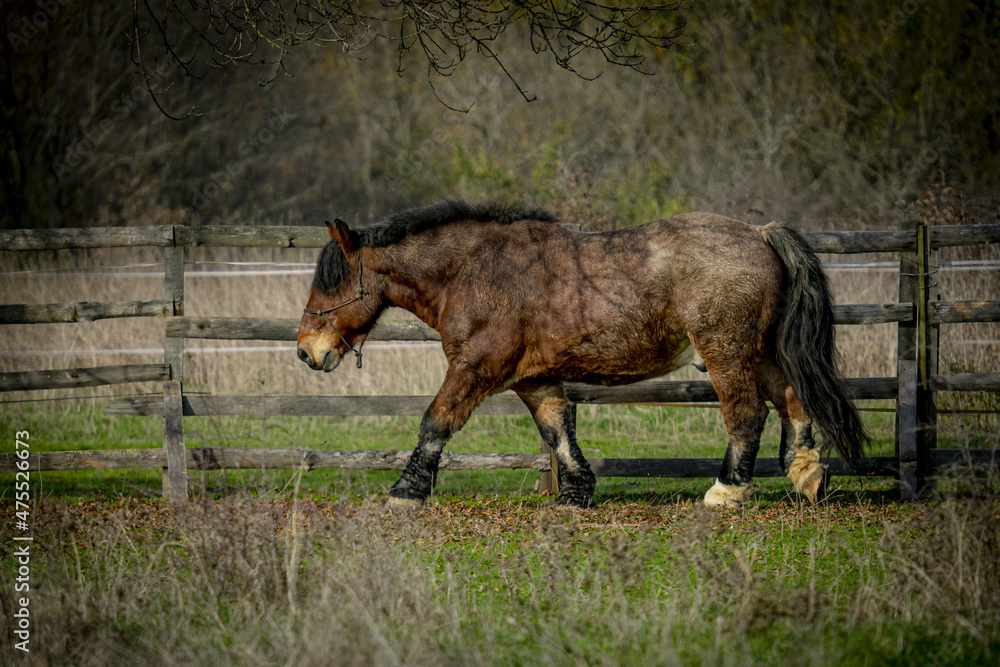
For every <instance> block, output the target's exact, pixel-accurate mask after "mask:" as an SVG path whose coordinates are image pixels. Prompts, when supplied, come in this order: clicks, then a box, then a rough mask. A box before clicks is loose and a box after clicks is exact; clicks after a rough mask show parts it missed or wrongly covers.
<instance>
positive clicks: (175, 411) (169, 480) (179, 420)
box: [163, 380, 188, 504]
mask: <svg viewBox="0 0 1000 667" xmlns="http://www.w3.org/2000/svg"><path fill="white" fill-rule="evenodd" d="M163 417H164V421H163V448H164V449H166V450H167V467H166V468H165V469H164V485H163V494H164V496H166V497H168V498H169V499H170V502H172V503H175V504H176V503H183V502H187V499H188V495H187V461H186V458H187V456H186V455H187V451H186V450H185V448H184V398H183V396H182V395H181V383H180V382H179V381H177V380H167V381H166V382H164V383H163Z"/></svg>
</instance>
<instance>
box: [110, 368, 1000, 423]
mask: <svg viewBox="0 0 1000 667" xmlns="http://www.w3.org/2000/svg"><path fill="white" fill-rule="evenodd" d="M845 384H846V386H847V391H848V395H849V396H850V397H851V398H852V399H855V400H868V399H895V398H897V397H898V395H899V380H898V379H897V378H895V377H886V378H852V379H848V380H846V382H845ZM565 388H566V397H567V398H568V399H569V400H571V401H573V402H574V403H578V404H580V405H672V404H677V403H714V402H716V401H718V400H719V397H718V396H717V395H716V393H715V388H714V387H713V386H712V383H711V382H709V381H707V380H694V381H688V382H682V381H672V380H646V381H644V382H636V383H635V384H630V385H624V386H619V387H603V386H598V385H586V384H576V383H568V384H566V385H565ZM926 388H927V389H928V390H929V391H938V392H940V391H1000V373H975V374H973V373H966V374H958V375H935V376H932V377H931V378H930V381H929V382H928V383H927V387H926ZM433 399H434V397H433V396H384V395H383V396H246V395H240V396H218V395H204V394H192V393H185V394H184V399H183V403H182V409H183V415H184V416H185V417H208V416H221V415H228V416H236V415H240V416H261V415H264V416H268V417H279V416H285V417H309V416H313V417H316V416H325V417H361V416H378V415H382V416H420V415H423V414H424V412H425V411H426V410H427V406H428V405H430V404H431V401H432V400H433ZM162 413H163V396H162V395H161V394H146V395H143V396H125V397H120V398H114V399H112V400H111V402H110V404H109V406H108V408H107V410H106V411H105V414H108V415H110V416H116V417H129V416H132V417H136V416H152V415H159V414H162ZM475 414H477V415H524V414H528V411H527V409H526V408H525V407H524V403H522V402H521V399H520V398H518V396H517V394H515V393H514V392H511V391H507V392H504V393H502V394H495V395H493V396H489V397H487V398H486V400H484V401H483V402H482V404H480V406H479V407H478V408H476V413H475Z"/></svg>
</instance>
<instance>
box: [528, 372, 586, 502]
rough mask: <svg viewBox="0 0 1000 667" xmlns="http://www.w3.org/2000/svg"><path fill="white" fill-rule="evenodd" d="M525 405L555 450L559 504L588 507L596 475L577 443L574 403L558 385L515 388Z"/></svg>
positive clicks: (543, 436) (544, 438)
mask: <svg viewBox="0 0 1000 667" xmlns="http://www.w3.org/2000/svg"><path fill="white" fill-rule="evenodd" d="M517 394H518V396H520V397H521V400H522V401H524V404H525V405H526V406H528V410H529V411H530V412H531V416H532V417H533V418H534V420H535V425H536V426H537V427H538V432H539V434H541V436H542V440H544V441H545V443H546V444H547V445H548V446H549V447H551V448H552V449H553V450H554V451H555V453H556V460H557V461H558V463H559V498H558V500H557V502H558V503H559V504H560V505H573V506H576V507H590V506H591V505H592V504H593V502H594V487H595V486H596V485H597V478H596V477H595V476H594V472H593V471H592V470H591V469H590V464H589V463H587V459H586V458H585V457H584V456H583V452H582V451H580V447H579V445H577V443H576V406H575V405H574V404H573V403H571V402H570V401H568V400H566V396H565V394H564V393H563V389H562V386H560V385H545V386H540V387H532V388H529V389H518V390H517Z"/></svg>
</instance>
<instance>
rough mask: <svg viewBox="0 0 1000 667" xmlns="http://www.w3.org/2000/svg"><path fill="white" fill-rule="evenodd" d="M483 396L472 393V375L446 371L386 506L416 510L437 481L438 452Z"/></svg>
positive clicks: (463, 423)
mask: <svg viewBox="0 0 1000 667" xmlns="http://www.w3.org/2000/svg"><path fill="white" fill-rule="evenodd" d="M484 396H485V394H484V393H482V392H480V391H477V390H476V384H475V375H474V374H473V373H471V372H469V371H467V370H463V369H461V368H449V369H448V373H447V375H446V376H445V381H444V383H443V384H442V385H441V389H439V390H438V393H437V395H436V396H435V397H434V400H433V401H432V402H431V405H430V407H428V408H427V411H426V412H425V413H424V418H423V420H422V421H421V422H420V436H419V438H418V439H417V447H416V449H414V450H413V454H412V455H411V456H410V460H409V461H408V462H407V464H406V468H404V469H403V473H402V474H401V475H400V476H399V479H398V480H397V481H396V483H395V484H393V485H392V488H391V489H389V506H390V507H401V508H413V507H420V506H422V505H423V504H424V501H426V500H427V497H428V496H430V494H431V490H432V489H433V488H434V483H435V481H436V480H437V470H438V464H439V463H440V462H441V452H442V450H444V446H445V444H447V442H448V440H449V439H451V436H452V435H453V434H454V433H455V432H456V431H458V430H459V429H460V428H462V426H463V425H465V422H466V421H468V419H469V416H470V415H472V412H473V410H475V409H476V406H478V405H479V403H480V402H481V401H482V400H483V398H484Z"/></svg>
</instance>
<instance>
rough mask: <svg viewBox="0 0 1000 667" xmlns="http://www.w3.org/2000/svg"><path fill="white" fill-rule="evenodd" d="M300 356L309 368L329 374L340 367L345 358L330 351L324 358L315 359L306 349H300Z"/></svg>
mask: <svg viewBox="0 0 1000 667" xmlns="http://www.w3.org/2000/svg"><path fill="white" fill-rule="evenodd" d="M298 355H299V359H301V360H302V362H303V363H304V364H306V365H307V366H309V368H311V369H313V370H314V371H325V372H327V373H329V372H330V371H332V370H333V369H334V368H336V367H337V366H339V365H340V362H341V361H342V360H343V358H344V357H343V355H339V354H337V353H336V352H334V351H333V350H328V351H327V352H326V354H324V355H323V357H322V358H317V359H314V358H313V357H312V355H310V354H309V352H308V351H307V350H306V349H305V348H304V347H300V348H299V351H298Z"/></svg>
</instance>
